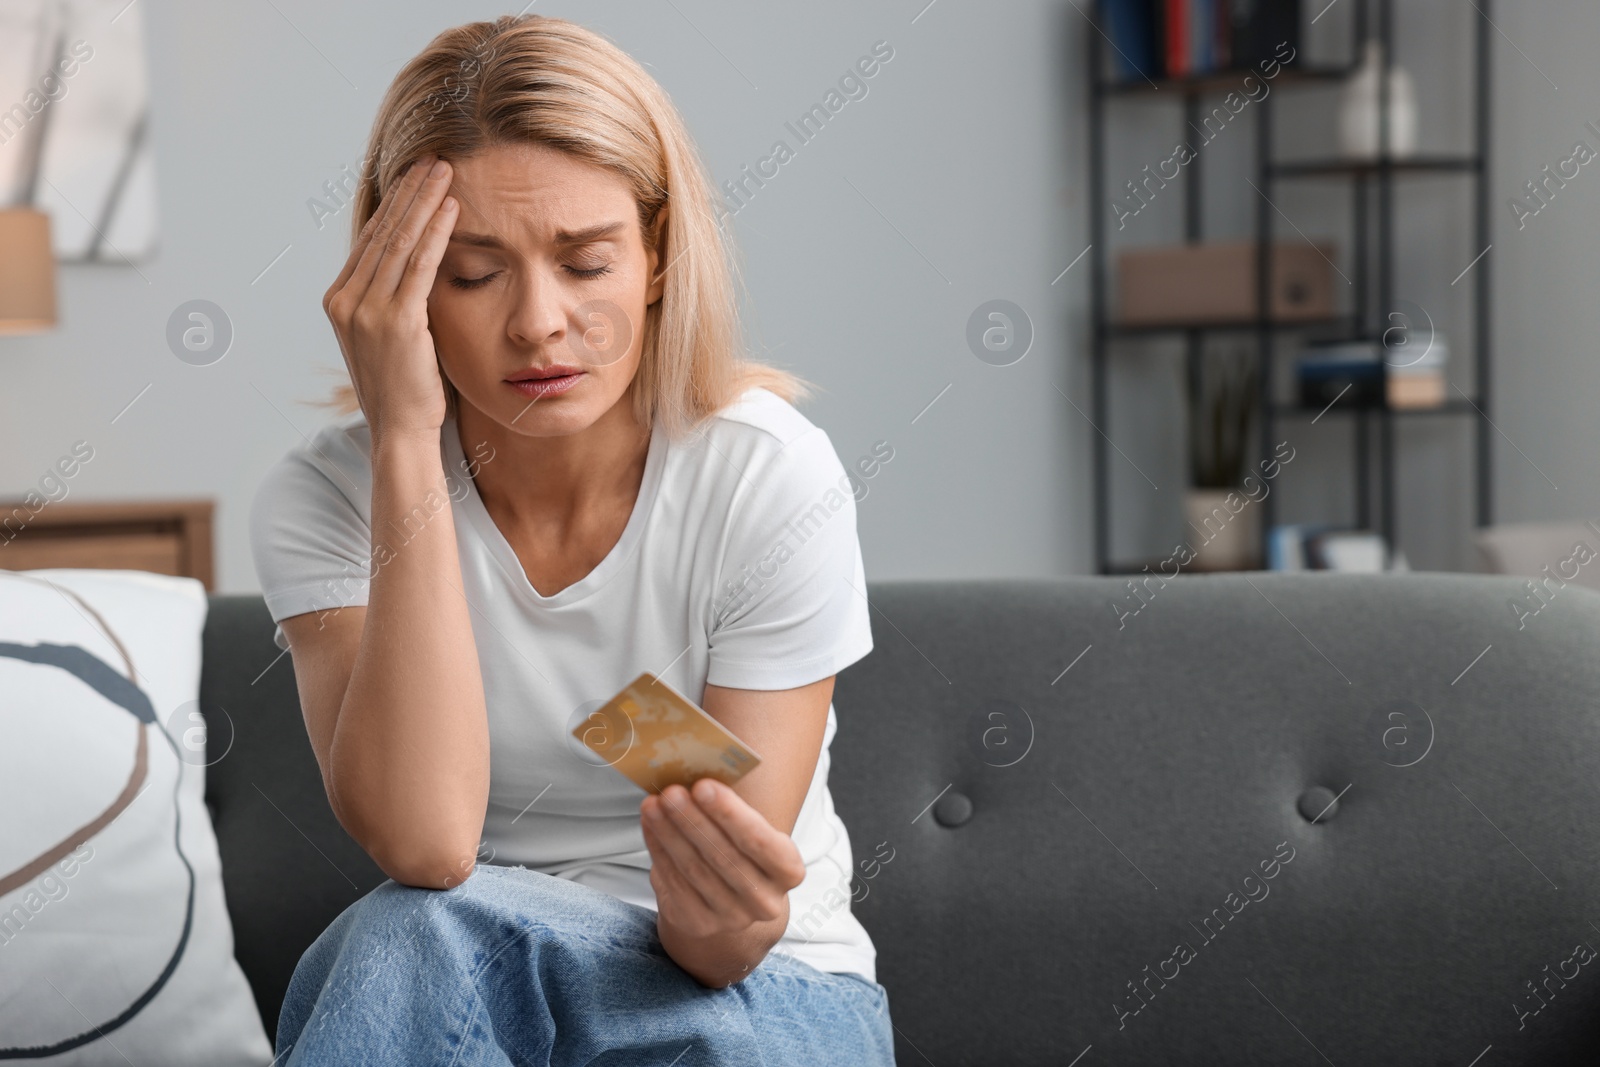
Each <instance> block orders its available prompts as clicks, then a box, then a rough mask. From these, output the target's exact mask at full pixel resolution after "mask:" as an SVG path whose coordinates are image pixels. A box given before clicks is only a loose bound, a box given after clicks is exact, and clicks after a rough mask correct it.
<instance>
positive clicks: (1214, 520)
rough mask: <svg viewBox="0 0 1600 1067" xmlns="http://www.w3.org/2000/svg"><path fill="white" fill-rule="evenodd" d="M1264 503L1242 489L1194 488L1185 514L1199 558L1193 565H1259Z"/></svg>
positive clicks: (1210, 568) (1201, 567)
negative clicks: (1250, 496) (1252, 497)
mask: <svg viewBox="0 0 1600 1067" xmlns="http://www.w3.org/2000/svg"><path fill="white" fill-rule="evenodd" d="M1260 511H1261V505H1260V504H1259V503H1257V502H1255V501H1253V500H1251V499H1250V498H1249V497H1248V496H1246V495H1245V493H1244V492H1243V490H1239V489H1190V490H1188V491H1187V492H1186V493H1185V494H1184V497H1183V518H1184V522H1185V524H1186V534H1187V539H1188V544H1189V547H1190V548H1192V549H1194V550H1195V558H1194V560H1193V561H1192V562H1191V563H1190V564H1189V569H1191V570H1199V571H1241V570H1249V569H1251V568H1253V567H1256V566H1258V565H1259V561H1260V558H1261V536H1260V530H1261V515H1260Z"/></svg>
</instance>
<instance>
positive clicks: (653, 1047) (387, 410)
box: [251, 16, 893, 1067]
mask: <svg viewBox="0 0 1600 1067" xmlns="http://www.w3.org/2000/svg"><path fill="white" fill-rule="evenodd" d="M369 164H370V165H369V166H368V167H365V168H363V181H362V184H361V187H360V189H359V191H358V194H357V197H356V200H355V212H354V218H353V220H352V221H353V223H354V225H355V229H356V235H355V240H354V246H353V248H352V250H351V253H350V257H349V260H348V262H346V264H345V266H344V269H343V270H342V271H341V272H340V273H339V276H338V277H337V279H335V281H334V283H333V284H332V286H330V287H329V289H328V291H327V294H326V297H325V299H324V301H323V305H324V308H325V310H326V312H327V314H328V317H329V319H330V320H331V322H332V323H333V327H334V332H335V333H336V335H337V336H338V339H339V345H340V348H341V350H342V351H343V354H344V358H345V363H346V366H347V367H348V369H349V372H350V377H351V382H352V396H351V399H352V400H353V401H354V402H355V403H356V404H358V405H359V407H358V408H357V409H355V410H351V411H349V412H348V413H347V414H346V415H344V416H343V417H342V418H340V419H338V420H336V421H335V422H333V423H332V424H331V425H329V426H328V427H326V428H324V429H323V430H321V431H320V432H319V433H318V434H317V435H316V437H315V438H313V439H311V440H310V441H308V442H307V443H306V445H305V447H300V448H296V449H295V450H294V451H292V452H291V453H290V454H289V455H288V456H286V457H285V458H284V459H283V460H282V461H281V462H279V463H278V464H277V465H276V466H275V467H274V468H273V469H272V470H271V472H270V473H269V474H268V476H267V478H266V479H265V481H264V483H263V485H262V486H261V488H260V490H259V492H258V494H257V497H256V500H255V505H254V507H253V509H252V517H251V526H252V542H253V547H254V553H255V557H256V567H257V570H258V572H259V575H260V578H261V582H262V587H263V589H264V591H265V594H266V599H267V604H268V607H269V608H270V609H271V611H272V615H273V618H274V619H275V620H276V621H278V622H279V623H280V624H281V625H280V627H279V632H278V641H279V643H280V647H287V648H288V649H289V650H290V651H291V653H292V655H293V662H294V670H295V678H296V681H297V683H298V686H299V691H300V699H301V705H302V707H303V709H304V713H305V719H306V726H307V730H308V733H309V734H310V739H311V743H312V747H313V749H314V750H315V752H316V756H317V760H318V763H319V764H320V766H321V768H322V773H323V782H324V785H325V787H326V789H327V793H328V799H329V801H330V803H331V805H332V807H333V810H334V813H335V814H336V815H337V816H338V818H339V821H340V822H341V824H342V825H343V826H344V827H345V828H346V829H347V830H348V831H349V833H350V834H351V836H352V837H353V838H354V839H355V840H356V841H357V842H358V843H360V845H361V846H362V847H363V848H364V849H365V850H366V851H367V852H368V853H369V854H370V855H371V856H372V858H373V859H374V861H375V862H376V863H377V864H378V865H379V866H380V867H381V868H382V869H383V871H384V872H385V873H386V874H387V875H389V878H390V880H389V881H386V882H385V883H383V884H382V885H381V886H379V887H378V888H377V889H375V890H373V891H372V892H371V893H369V894H367V896H365V897H363V898H362V899H361V900H360V901H358V902H357V903H355V904H354V905H352V906H351V907H350V908H348V909H347V910H346V911H345V912H344V913H342V914H341V915H340V916H339V917H338V918H337V919H336V920H335V921H334V922H333V923H332V925H330V926H329V928H328V929H327V930H326V931H324V932H323V934H322V935H321V936H320V937H319V938H318V940H317V941H316V943H315V944H313V945H312V946H311V948H310V949H309V950H308V951H307V952H306V954H305V955H304V957H302V959H301V960H300V963H299V966H298V967H297V969H296V971H295V975H294V979H293V981H292V983H291V985H290V988H289V990H288V995H287V998H286V1000H285V1002H284V1006H283V1012H282V1015H281V1016H280V1018H279V1023H278V1051H279V1053H280V1054H281V1055H287V1063H289V1064H298V1063H307V1064H310V1063H322V1062H332V1061H334V1060H337V1061H338V1062H339V1063H355V1062H359V1063H369V1062H370V1063H384V1064H388V1063H419V1064H420V1063H446V1062H449V1063H455V1064H483V1063H495V1064H503V1063H511V1062H516V1063H541V1064H543V1063H552V1064H574V1065H576V1064H585V1063H596V1064H598V1063H606V1064H634V1063H638V1064H646V1063H649V1064H658V1065H662V1067H664V1065H666V1064H667V1063H678V1064H682V1065H684V1067H687V1065H689V1064H730V1065H732V1064H738V1065H748V1064H791V1063H794V1064H800V1063H806V1064H811V1063H849V1064H865V1065H874V1064H892V1063H893V1050H892V1041H893V1039H892V1031H891V1026H890V1022H889V1014H888V997H887V992H886V991H885V990H884V988H883V987H882V986H881V985H879V984H878V983H877V981H876V975H875V967H874V964H875V954H874V951H873V947H872V943H871V940H870V939H869V938H868V936H867V933H866V931H865V930H864V929H863V928H862V927H861V925H860V924H859V923H858V922H857V921H856V920H855V919H854V917H853V916H852V915H851V914H850V908H849V904H850V872H851V869H852V860H851V847H850V840H849V837H848V834H847V833H846V830H845V827H844V825H843V824H842V822H841V821H840V820H839V818H838V816H837V815H836V813H835V812H834V809H833V804H832V801H831V799H830V796H829V793H828V789H827V771H828V765H829V761H828V756H827V749H828V745H829V743H830V742H831V740H832V737H833V734H834V730H835V727H836V721H835V717H834V711H833V705H832V702H831V700H832V692H833V681H834V676H835V674H837V672H838V671H839V670H840V669H842V668H844V667H846V666H848V665H849V664H851V663H853V662H855V661H856V660H858V659H860V658H861V657H862V656H864V655H866V654H867V653H868V652H869V651H871V649H872V635H871V630H870V626H869V619H868V613H867V603H866V599H865V591H866V585H865V581H864V578H863V572H862V564H861V556H860V547H859V544H858V541H857V537H856V530H855V506H854V501H853V499H852V496H851V492H850V487H851V479H850V476H848V475H847V474H846V473H845V472H844V469H843V467H842V465H841V464H840V462H839V459H838V456H837V454H836V453H835V452H834V450H833V446H832V444H831V443H830V441H829V439H828V436H827V434H826V433H824V432H823V431H822V430H820V429H819V428H817V427H816V426H814V425H812V424H811V423H810V422H809V421H808V420H806V419H805V417H804V416H802V415H801V414H800V413H799V412H798V411H797V410H796V409H795V408H794V407H793V406H792V404H791V400H793V399H794V398H796V397H797V396H799V395H800V394H801V392H802V391H803V383H801V382H799V381H798V380H797V379H795V378H793V377H791V376H790V375H788V374H786V373H784V372H781V371H779V370H776V369H775V368H771V367H764V366H762V365H760V364H757V363H753V362H749V361H745V360H742V359H740V358H738V352H737V345H738V338H739V330H738V326H737V321H736V317H735V310H736V304H735V300H734V295H733V285H732V280H731V274H730V271H729V268H728V266H727V263H726V260H725V258H724V254H723V249H722V246H721V243H720V239H719V234H720V231H719V228H718V225H717V219H716V213H715V211H714V208H713V206H712V193H711V186H710V183H709V182H708V181H707V180H706V178H705V175H704V172H703V169H702V167H701V165H700V163H699V162H698V159H697V157H696V155H695V153H694V149H693V146H692V144H691V142H690V140H689V138H688V136H687V134H686V132H685V130H684V126H683V123H682V120H681V119H680V117H679V116H678V115H677V114H676V112H675V111H674V109H673V107H672V105H671V103H670V102H669V100H668V99H667V97H666V94H665V93H664V92H663V91H662V90H661V88H660V87H659V86H658V85H656V84H655V82H654V81H653V80H652V79H651V78H650V77H649V76H648V75H647V74H646V73H645V72H644V71H643V70H642V69H641V68H640V66H639V65H638V63H636V62H635V61H634V60H633V59H631V58H630V57H628V56H627V55H625V54H623V53H622V52H621V51H619V50H618V49H617V48H616V47H615V46H614V45H612V44H611V43H610V42H608V41H606V40H604V39H603V38H601V37H599V36H598V35H596V34H594V33H592V32H590V31H588V30H585V29H583V28H581V27H579V26H576V25H574V24H572V23H570V22H567V21H564V20H561V19H555V18H542V17H539V16H525V17H519V18H513V17H509V16H507V17H503V18H500V19H498V20H496V21H494V22H480V23H473V24H470V25H466V26H461V27H457V28H455V29H452V30H448V31H446V32H445V33H442V34H440V35H439V36H438V37H437V38H436V39H435V40H434V41H433V42H432V43H431V44H429V46H428V47H427V48H426V49H425V50H424V51H423V52H422V54H420V55H419V56H417V57H416V58H415V59H414V60H412V61H411V62H410V63H409V64H408V65H407V66H406V67H405V69H404V70H402V71H401V72H400V74H399V76H398V77H397V78H396V79H395V81H394V84H393V85H392V86H391V87H390V89H389V92H388V94H387V96H386V97H385V99H384V102H383V105H382V108H381V110H380V112H379V114H378V117H377V121H376V123H375V125H374V129H373V133H372V138H371V143H370V146H369ZM646 670H648V671H651V672H653V673H655V674H656V675H657V676H658V677H660V678H661V679H662V680H664V681H666V682H667V683H668V684H669V685H671V686H672V687H673V688H675V689H677V690H678V691H680V692H682V693H684V694H686V695H688V696H689V697H690V698H691V699H695V700H697V701H698V702H699V703H700V705H701V706H702V707H703V708H705V710H706V711H707V712H709V713H710V714H711V715H712V716H713V717H715V718H716V719H717V720H719V721H720V722H722V723H723V724H724V725H726V726H727V727H728V728H729V729H730V730H732V731H733V732H734V733H735V734H736V735H737V736H738V737H739V738H740V739H742V740H743V741H744V742H745V743H746V744H748V745H749V747H751V748H752V749H754V750H755V751H756V752H757V753H759V754H760V755H761V757H762V762H761V764H760V766H759V767H757V768H756V769H755V770H754V771H752V772H750V773H749V774H748V775H746V776H745V777H744V778H742V779H740V780H739V781H738V782H737V783H736V784H734V785H733V786H731V787H730V786H727V785H724V784H722V783H720V782H718V781H716V780H714V779H710V778H705V779H701V780H699V781H697V782H695V783H693V787H692V788H688V789H686V788H684V787H683V786H681V785H673V786H671V787H669V788H667V789H666V790H664V791H663V792H662V793H660V794H659V795H647V794H645V793H644V791H643V790H641V789H639V788H638V787H637V786H635V785H633V784H632V783H631V782H630V781H629V780H628V779H626V778H625V777H624V776H623V775H622V774H620V773H619V772H618V771H617V770H616V769H615V768H613V767H610V766H607V765H606V764H605V763H604V761H602V760H600V759H598V758H597V757H595V756H594V755H593V754H592V753H590V752H589V750H588V749H586V748H585V747H584V746H582V745H580V744H579V743H578V741H577V740H576V739H575V738H574V737H573V736H572V729H573V727H574V726H576V725H578V724H579V723H581V722H583V721H584V720H585V719H586V718H587V717H588V716H589V714H590V713H591V712H593V711H594V710H595V709H596V708H598V707H599V706H600V705H601V704H603V703H604V702H605V701H606V700H608V699H609V698H610V697H611V696H612V695H613V694H615V693H616V692H617V691H618V690H619V689H621V688H622V687H623V686H624V685H625V684H626V683H628V682H629V681H631V680H633V679H634V678H635V677H637V676H638V675H639V674H640V673H641V672H643V671H646Z"/></svg>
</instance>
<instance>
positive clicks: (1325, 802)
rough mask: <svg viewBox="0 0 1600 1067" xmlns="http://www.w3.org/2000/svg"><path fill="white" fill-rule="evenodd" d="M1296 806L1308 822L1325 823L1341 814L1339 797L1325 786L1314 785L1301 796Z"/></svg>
mask: <svg viewBox="0 0 1600 1067" xmlns="http://www.w3.org/2000/svg"><path fill="white" fill-rule="evenodd" d="M1295 806H1296V807H1297V808H1299V810H1300V814H1301V815H1302V816H1304V818H1305V820H1306V822H1316V823H1323V822H1327V821H1328V820H1329V819H1331V818H1333V817H1334V816H1335V815H1337V814H1339V795H1338V794H1337V793H1335V792H1334V791H1333V790H1331V789H1329V788H1328V787H1327V786H1325V785H1314V786H1312V787H1311V788H1310V789H1307V790H1306V791H1305V792H1304V793H1301V794H1300V801H1299V803H1298V804H1296V805H1295Z"/></svg>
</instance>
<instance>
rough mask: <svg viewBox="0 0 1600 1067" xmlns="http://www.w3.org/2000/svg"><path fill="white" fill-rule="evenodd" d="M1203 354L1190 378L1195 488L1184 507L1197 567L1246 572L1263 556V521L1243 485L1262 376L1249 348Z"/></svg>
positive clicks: (1191, 470)
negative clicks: (1213, 355)
mask: <svg viewBox="0 0 1600 1067" xmlns="http://www.w3.org/2000/svg"><path fill="white" fill-rule="evenodd" d="M1205 356H1206V354H1205V353H1202V358H1201V363H1200V368H1199V373H1198V374H1194V375H1191V376H1190V380H1189V485H1190V488H1189V490H1188V492H1187V493H1186V494H1185V495H1184V508H1183V510H1184V520H1185V522H1186V524H1187V531H1186V532H1187V535H1188V539H1189V546H1190V547H1191V548H1193V549H1194V550H1195V558H1194V560H1193V562H1192V563H1191V566H1192V567H1193V568H1195V569H1197V570H1245V569H1248V568H1250V567H1253V566H1256V565H1257V562H1258V561H1259V559H1260V555H1261V549H1260V545H1261V538H1260V532H1259V531H1260V528H1261V527H1260V519H1259V516H1257V515H1255V514H1254V513H1253V512H1252V511H1251V509H1250V504H1251V503H1252V500H1251V498H1250V497H1249V496H1248V495H1247V494H1246V493H1245V492H1244V488H1243V487H1244V473H1245V466H1246V464H1245V455H1246V452H1247V449H1248V446H1249V440H1250V438H1249V433H1250V424H1251V421H1252V417H1253V416H1254V414H1255V407H1256V401H1257V395H1256V393H1257V389H1258V387H1259V381H1260V377H1259V373H1258V371H1257V368H1256V365H1255V361H1254V360H1253V359H1252V358H1251V355H1250V353H1249V351H1248V350H1246V349H1236V350H1232V351H1229V352H1228V353H1226V354H1225V355H1220V357H1219V358H1216V359H1213V360H1207V359H1206V358H1205ZM1208 362H1210V363H1212V364H1213V366H1212V367H1211V368H1208V367H1207V366H1206V364H1207V363H1208ZM1208 369H1209V370H1211V371H1213V373H1207V371H1208Z"/></svg>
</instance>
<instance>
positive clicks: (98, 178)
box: [0, 0, 156, 264]
mask: <svg viewBox="0 0 1600 1067" xmlns="http://www.w3.org/2000/svg"><path fill="white" fill-rule="evenodd" d="M0 205H4V206H22V205H29V206H32V207H34V208H36V209H38V210H40V211H44V212H47V213H48V214H49V215H50V228H51V234H52V240H53V243H54V247H55V253H56V258H57V259H58V260H59V261H62V262H78V263H113V264H115V263H136V262H139V261H143V260H148V259H149V258H150V257H151V256H153V255H154V254H155V250H156V194H155V159H154V154H153V152H152V151H151V143H150V89H149V79H148V77H147V65H146V61H145V48H144V19H143V6H142V5H140V4H138V3H136V2H134V0H0Z"/></svg>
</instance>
